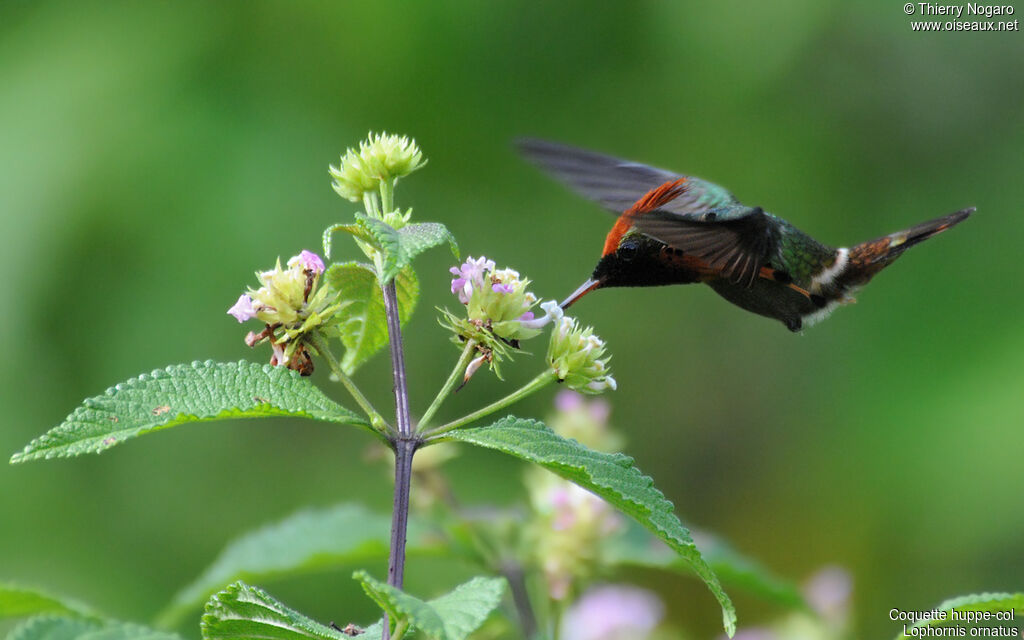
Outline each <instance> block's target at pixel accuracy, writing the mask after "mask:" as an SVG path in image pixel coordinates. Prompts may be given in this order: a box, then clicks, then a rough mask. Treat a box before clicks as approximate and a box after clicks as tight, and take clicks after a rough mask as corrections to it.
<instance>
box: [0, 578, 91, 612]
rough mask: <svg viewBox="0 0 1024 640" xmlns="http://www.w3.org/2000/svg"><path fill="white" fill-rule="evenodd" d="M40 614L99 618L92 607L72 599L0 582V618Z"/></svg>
mask: <svg viewBox="0 0 1024 640" xmlns="http://www.w3.org/2000/svg"><path fill="white" fill-rule="evenodd" d="M41 614H52V615H58V614H59V615H61V616H64V617H73V618H93V619H98V618H99V616H98V615H97V614H96V613H95V612H94V611H92V609H90V608H89V607H87V606H86V605H84V604H81V603H79V602H76V601H74V600H70V599H68V598H59V597H57V596H53V595H50V594H48V593H46V592H44V591H41V590H39V589H30V588H28V587H22V586H19V585H15V584H10V583H0V619H3V618H25V617H28V616H37V615H41Z"/></svg>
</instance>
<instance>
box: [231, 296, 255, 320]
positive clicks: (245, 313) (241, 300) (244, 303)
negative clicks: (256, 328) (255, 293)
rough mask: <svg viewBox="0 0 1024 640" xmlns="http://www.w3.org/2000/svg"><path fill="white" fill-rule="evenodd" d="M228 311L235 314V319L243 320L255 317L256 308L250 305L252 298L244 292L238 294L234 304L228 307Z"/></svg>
mask: <svg viewBox="0 0 1024 640" xmlns="http://www.w3.org/2000/svg"><path fill="white" fill-rule="evenodd" d="M228 313H229V314H231V315H233V316H235V320H238V321H239V322H245V321H246V320H252V319H253V318H255V317H256V309H255V308H254V307H253V306H252V298H250V297H249V296H248V295H246V294H244V293H243V294H242V295H240V296H238V302H236V303H235V306H233V307H231V308H230V309H228Z"/></svg>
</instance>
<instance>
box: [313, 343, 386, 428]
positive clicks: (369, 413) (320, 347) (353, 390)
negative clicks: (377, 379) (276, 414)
mask: <svg viewBox="0 0 1024 640" xmlns="http://www.w3.org/2000/svg"><path fill="white" fill-rule="evenodd" d="M312 338H313V339H312V342H313V346H314V347H316V350H317V351H319V352H320V355H321V357H323V359H324V360H326V361H327V365H328V366H329V367H330V368H331V371H332V372H333V373H334V375H335V376H337V377H338V380H339V381H340V382H341V384H342V385H344V387H345V388H346V389H348V392H349V393H350V394H352V398H353V399H354V400H355V401H356V404H358V405H359V407H360V408H361V409H362V410H363V413H365V414H366V417H368V418H369V419H370V424H371V425H372V426H373V428H374V430H375V431H377V432H378V433H379V434H381V435H384V436H386V435H387V433H388V430H389V429H390V425H389V424H388V421H387V420H385V419H384V416H382V415H380V414H379V413H378V412H377V410H376V409H374V408H373V405H372V404H370V401H369V400H367V399H366V396H364V395H363V392H362V391H360V390H359V387H357V386H356V383H355V382H353V381H352V378H350V377H348V376H347V375H345V372H344V371H342V369H341V365H340V364H339V363H338V359H337V358H335V357H334V354H333V353H332V352H331V348H330V345H328V344H327V341H326V340H324V337H323V336H322V335H320V334H319V333H316V332H314V333H313V336H312Z"/></svg>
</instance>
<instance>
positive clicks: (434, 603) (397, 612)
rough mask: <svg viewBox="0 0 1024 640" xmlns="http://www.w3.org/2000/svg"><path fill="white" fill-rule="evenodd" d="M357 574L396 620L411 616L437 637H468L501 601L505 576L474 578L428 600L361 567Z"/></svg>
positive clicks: (416, 624) (418, 626) (441, 639)
mask: <svg viewBox="0 0 1024 640" xmlns="http://www.w3.org/2000/svg"><path fill="white" fill-rule="evenodd" d="M353 577H354V578H355V579H356V580H358V581H359V582H360V583H361V584H362V585H363V590H364V591H366V594H367V595H368V596H370V598H372V599H373V600H374V601H375V602H376V603H377V604H379V605H380V607H381V608H382V609H383V610H384V611H385V612H386V613H387V614H388V615H389V616H390V618H391V621H392V622H396V621H398V620H407V621H408V622H409V624H410V626H411V627H413V628H415V629H419V630H420V631H422V632H423V633H425V634H427V635H428V636H430V637H432V638H436V639H437V640H464V639H465V638H467V637H468V636H469V634H471V633H473V632H474V631H476V630H477V629H478V628H479V627H480V625H482V624H483V623H484V620H486V619H487V616H489V615H490V613H491V612H492V611H494V610H495V609H496V608H497V607H498V605H499V604H500V603H501V596H502V594H503V593H504V592H505V580H504V579H503V578H481V577H478V578H473V579H472V580H470V581H469V582H465V583H463V584H460V585H459V586H457V587H455V589H454V590H452V591H450V592H448V593H446V594H445V595H443V596H441V597H439V598H435V599H433V600H431V601H429V602H424V601H423V600H420V599H419V598H417V597H415V596H411V595H409V594H407V593H405V592H404V591H402V590H401V589H396V588H395V587H392V586H391V585H388V584H385V583H383V582H380V581H379V580H375V579H374V578H372V577H370V575H369V574H367V573H366V572H365V571H357V572H356V573H355V574H354V575H353Z"/></svg>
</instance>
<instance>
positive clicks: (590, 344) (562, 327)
mask: <svg viewBox="0 0 1024 640" xmlns="http://www.w3.org/2000/svg"><path fill="white" fill-rule="evenodd" d="M604 355H605V344H604V341H603V340H601V339H600V338H598V337H597V336H595V335H594V330H593V328H591V327H587V328H586V329H583V328H581V327H580V326H579V324H578V323H577V322H576V320H575V318H569V317H563V318H561V319H560V320H559V321H558V323H557V324H555V328H554V329H553V330H552V331H551V343H550V345H549V346H548V364H549V365H550V366H551V368H552V369H553V370H554V371H555V374H556V375H557V376H558V379H559V380H561V381H562V382H564V383H565V384H566V385H567V386H568V387H569V388H570V389H575V390H576V391H580V392H582V393H601V392H602V391H605V390H607V389H611V390H613V391H614V390H615V386H616V385H615V378H613V377H612V376H611V369H609V368H608V360H609V359H610V358H605V357H604Z"/></svg>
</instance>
